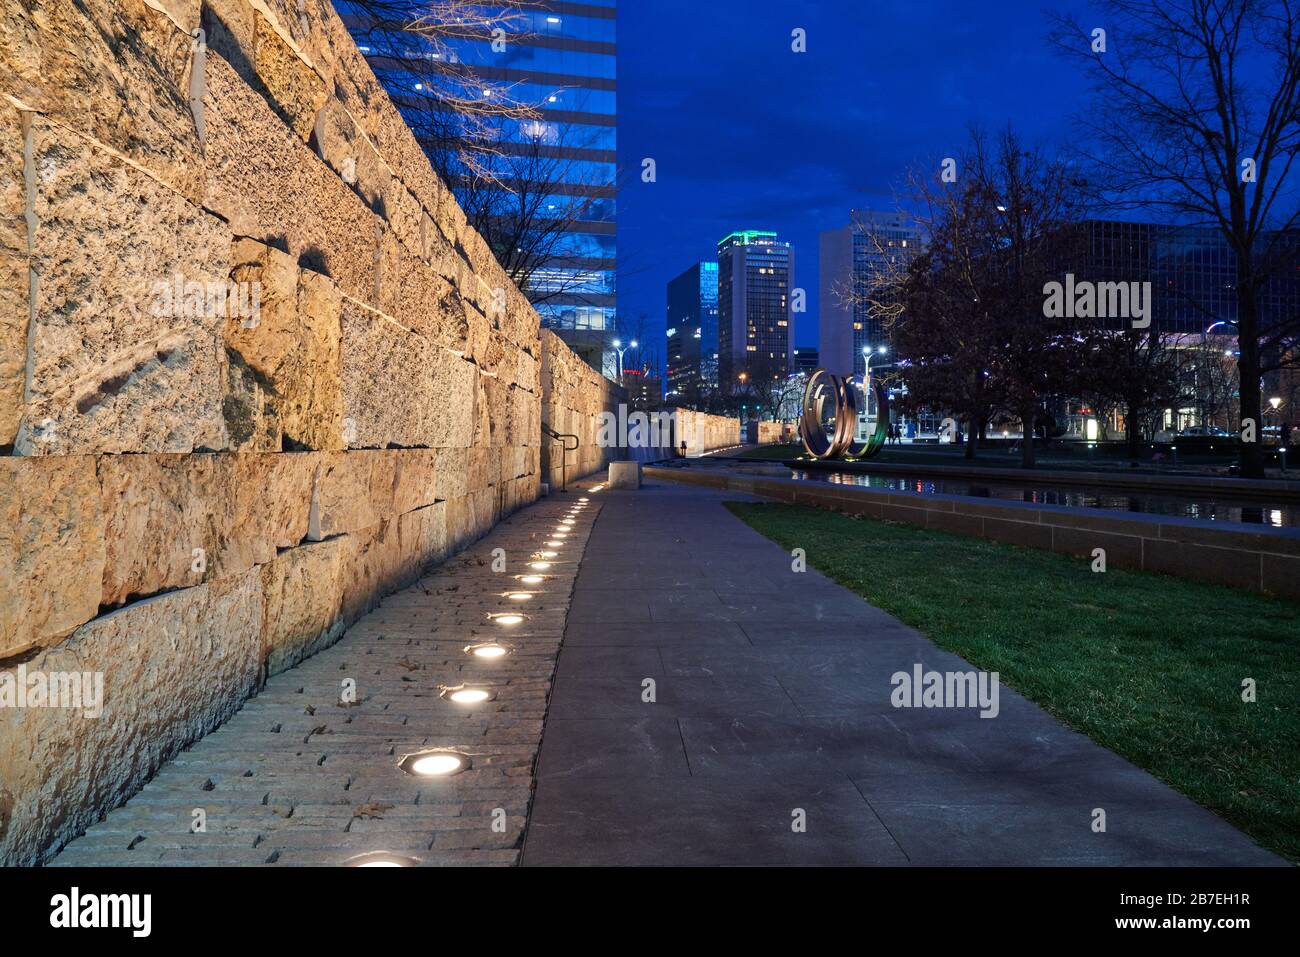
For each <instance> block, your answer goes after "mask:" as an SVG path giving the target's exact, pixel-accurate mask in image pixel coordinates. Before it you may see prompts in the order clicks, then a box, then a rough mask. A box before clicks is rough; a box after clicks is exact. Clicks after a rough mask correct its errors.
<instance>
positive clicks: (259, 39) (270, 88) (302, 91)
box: [253, 13, 328, 141]
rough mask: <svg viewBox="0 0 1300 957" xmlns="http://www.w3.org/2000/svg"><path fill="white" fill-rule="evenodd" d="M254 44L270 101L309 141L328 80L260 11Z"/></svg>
mask: <svg viewBox="0 0 1300 957" xmlns="http://www.w3.org/2000/svg"><path fill="white" fill-rule="evenodd" d="M253 44H254V47H253V49H254V51H255V55H256V60H255V68H256V70H257V78H258V80H259V81H260V82H261V87H262V90H263V91H264V93H265V96H266V98H267V101H268V102H269V103H270V104H271V106H272V108H273V109H274V110H275V112H276V114H277V115H278V116H279V117H280V119H282V120H283V121H284V123H285V125H286V126H288V127H289V128H290V129H291V130H293V131H294V132H295V133H297V134H298V136H299V137H300V138H301V139H302V140H303V141H306V140H307V139H308V138H309V137H310V136H311V133H312V129H313V127H314V126H315V124H316V114H317V113H319V112H320V108H321V106H322V105H323V104H324V102H325V98H326V96H327V95H328V93H327V91H326V89H325V81H324V80H322V79H321V77H320V76H318V75H317V73H316V71H315V70H313V69H312V68H311V67H310V66H308V65H307V64H306V63H305V62H303V60H302V58H301V57H300V56H299V55H298V53H297V52H295V51H294V50H293V49H292V48H291V47H290V46H289V44H288V43H286V42H285V41H284V40H283V39H281V37H280V35H279V33H277V32H276V30H275V29H274V28H273V27H272V26H271V25H270V23H268V22H267V20H266V18H265V17H263V16H262V15H261V14H260V13H259V14H257V15H256V16H255V26H254V39H253Z"/></svg>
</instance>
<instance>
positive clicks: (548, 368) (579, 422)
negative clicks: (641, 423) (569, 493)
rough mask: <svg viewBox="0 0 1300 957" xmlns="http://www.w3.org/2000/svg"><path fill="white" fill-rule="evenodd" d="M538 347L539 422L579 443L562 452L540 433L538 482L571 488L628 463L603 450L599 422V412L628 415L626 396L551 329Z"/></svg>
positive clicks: (619, 452) (621, 452) (613, 450)
mask: <svg viewBox="0 0 1300 957" xmlns="http://www.w3.org/2000/svg"><path fill="white" fill-rule="evenodd" d="M541 342H542V422H543V424H544V425H547V426H549V427H550V428H551V429H553V430H555V431H556V432H559V433H561V434H564V435H575V436H577V437H578V447H577V449H575V450H573V451H568V452H566V451H565V450H564V447H563V446H562V445H561V444H560V443H559V442H558V441H555V440H553V439H552V438H551V436H550V435H549V434H547V433H546V431H545V430H543V432H542V481H544V482H549V483H550V486H551V488H553V489H558V488H560V486H561V484H562V482H563V481H565V480H566V478H567V480H568V481H570V482H572V481H574V480H575V479H579V478H582V477H583V476H586V475H590V474H591V473H593V472H598V471H600V470H601V469H603V468H605V467H606V466H608V465H609V463H610V462H613V461H617V460H620V459H623V458H625V457H626V452H627V450H626V449H620V448H618V447H616V446H608V447H606V446H607V443H606V444H605V445H602V442H601V440H600V431H601V430H600V419H601V413H602V412H609V413H611V414H612V415H614V416H615V417H616V418H617V416H618V414H619V407H620V406H622V407H623V409H624V414H625V415H626V408H627V390H626V389H624V388H622V387H621V386H619V385H617V384H615V383H613V382H611V381H610V380H609V379H606V378H605V377H604V376H603V375H601V374H600V373H599V372H597V371H595V370H594V369H592V368H591V366H589V365H587V363H586V362H584V361H583V360H582V359H581V358H580V357H579V356H578V354H577V353H575V352H574V351H573V350H572V349H570V348H569V347H568V346H567V345H565V344H564V342H563V341H562V340H561V339H560V337H559V336H557V335H556V334H555V333H553V332H551V331H550V330H549V329H543V330H542V331H541ZM568 443H569V445H570V446H572V444H573V441H572V440H571V439H570V440H568ZM562 464H563V468H561V465H562Z"/></svg>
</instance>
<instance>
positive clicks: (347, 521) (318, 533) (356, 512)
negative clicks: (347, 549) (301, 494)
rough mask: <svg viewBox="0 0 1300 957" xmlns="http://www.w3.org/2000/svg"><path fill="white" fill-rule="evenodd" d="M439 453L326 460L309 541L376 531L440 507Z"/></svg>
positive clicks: (346, 455)
mask: <svg viewBox="0 0 1300 957" xmlns="http://www.w3.org/2000/svg"><path fill="white" fill-rule="evenodd" d="M438 471H439V453H438V452H436V451H434V450H433V449H388V450H373V451H362V450H358V451H353V452H336V453H332V454H329V455H324V456H321V458H320V465H319V468H318V470H317V474H316V483H315V487H314V490H313V497H312V509H311V522H310V528H309V531H308V537H309V538H310V539H312V540H313V541H321V540H323V539H327V538H330V537H332V536H335V535H341V534H343V533H345V532H357V531H361V530H364V529H368V528H371V527H372V526H374V525H375V524H376V523H377V522H379V521H380V520H381V519H386V518H393V517H396V516H398V515H402V514H403V513H406V512H410V511H414V510H415V509H418V508H424V507H425V506H428V505H432V504H433V503H434V502H435V501H437V494H436V488H435V486H436V482H437V476H438Z"/></svg>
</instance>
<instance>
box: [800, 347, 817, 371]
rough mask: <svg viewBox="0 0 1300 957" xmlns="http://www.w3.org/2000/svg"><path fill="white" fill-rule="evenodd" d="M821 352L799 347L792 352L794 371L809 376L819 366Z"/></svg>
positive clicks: (811, 348)
mask: <svg viewBox="0 0 1300 957" xmlns="http://www.w3.org/2000/svg"><path fill="white" fill-rule="evenodd" d="M820 362H821V352H820V351H819V350H817V349H814V348H813V347H812V346H799V347H798V348H796V349H795V350H794V371H795V372H802V373H804V374H805V375H811V374H812V373H814V372H816V371H817V369H818V368H820V366H819V365H818V363H820Z"/></svg>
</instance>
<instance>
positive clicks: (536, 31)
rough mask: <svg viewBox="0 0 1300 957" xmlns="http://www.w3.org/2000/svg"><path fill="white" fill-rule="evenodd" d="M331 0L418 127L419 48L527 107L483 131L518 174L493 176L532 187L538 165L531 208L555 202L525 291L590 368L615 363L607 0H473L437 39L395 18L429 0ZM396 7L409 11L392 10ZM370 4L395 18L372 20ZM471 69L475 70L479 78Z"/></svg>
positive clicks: (612, 11)
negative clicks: (427, 40)
mask: <svg viewBox="0 0 1300 957" xmlns="http://www.w3.org/2000/svg"><path fill="white" fill-rule="evenodd" d="M336 5H337V7H338V10H339V13H340V15H341V16H342V17H343V20H344V22H345V23H346V24H347V25H348V27H349V29H350V30H351V31H352V32H353V34H354V36H356V38H357V42H358V44H359V45H360V46H361V49H362V52H363V53H365V54H366V55H367V57H368V58H369V60H370V63H371V66H372V68H373V69H374V70H375V74H376V76H378V77H379V79H380V81H381V82H383V83H384V85H385V87H386V88H387V89H388V91H389V94H390V95H391V96H392V98H393V100H394V102H395V103H396V104H397V105H398V108H399V109H400V110H402V112H403V114H404V115H405V116H407V119H408V121H411V122H412V127H413V128H415V129H416V130H417V135H418V133H419V126H418V123H417V122H413V115H414V112H416V111H419V110H421V109H423V110H428V109H429V102H430V101H429V98H428V91H427V90H426V89H425V82H424V81H421V80H420V79H419V72H418V70H414V71H413V70H412V68H411V64H412V62H413V61H418V60H419V58H421V57H425V58H434V59H440V60H446V61H450V62H451V63H452V64H454V65H455V73H454V76H455V77H456V80H455V82H456V83H457V84H459V86H458V89H457V96H458V97H461V98H469V97H473V96H475V95H481V96H483V97H491V96H497V97H500V96H502V95H503V94H504V95H508V96H509V97H510V98H511V100H512V101H516V102H519V103H525V104H529V105H530V106H533V107H534V108H535V110H536V115H535V117H534V118H527V119H519V118H506V119H504V120H502V121H501V122H499V123H498V124H497V125H496V126H494V127H493V129H492V132H491V134H490V135H491V136H492V137H495V139H494V141H493V144H492V151H493V154H494V155H495V156H497V157H499V158H500V160H499V162H500V168H501V169H503V170H505V171H506V175H507V176H512V177H522V179H523V182H522V184H518V183H516V184H511V183H508V182H507V183H504V184H503V187H506V188H509V189H511V190H513V191H515V192H516V194H517V195H523V196H530V194H529V193H528V192H527V190H528V186H529V183H528V179H529V177H530V176H536V177H537V181H539V182H544V183H546V184H548V186H550V190H549V193H548V195H546V196H540V197H536V200H535V201H536V203H538V204H540V205H538V206H536V207H535V212H536V215H537V216H538V217H539V218H542V219H545V218H547V216H546V211H547V210H557V211H558V212H557V213H556V214H555V215H554V216H552V217H549V218H551V219H552V220H553V221H563V228H562V229H557V230H554V231H553V234H552V235H549V236H547V237H546V239H545V240H544V241H543V242H542V243H541V244H540V245H541V246H543V247H544V249H543V250H542V253H541V255H540V256H539V257H538V258H540V259H542V260H544V262H543V264H542V265H541V266H540V268H537V269H535V270H533V271H532V273H531V279H530V281H529V283H528V288H526V289H525V290H524V292H525V294H526V295H527V296H528V297H529V299H530V300H531V301H532V302H533V304H534V305H535V306H536V307H537V311H538V313H539V314H540V315H541V317H542V322H543V324H544V325H546V326H547V327H549V328H551V329H554V330H555V331H556V332H557V333H558V334H559V335H560V337H561V338H562V339H564V340H565V341H566V342H568V343H569V345H570V346H571V347H572V348H573V349H574V350H575V351H576V352H578V353H579V354H580V355H582V356H583V358H584V359H586V361H587V362H588V363H589V364H590V365H592V366H593V368H595V369H597V370H598V371H601V372H603V373H604V374H605V375H607V376H613V375H615V374H616V373H615V367H616V364H617V363H616V357H615V354H614V352H613V350H612V348H611V341H612V339H613V337H614V317H615V310H616V284H615V275H616V269H617V249H616V245H615V219H616V196H617V186H616V181H615V170H616V162H617V133H616V130H617V122H618V110H617V102H616V88H617V62H618V57H617V48H616V45H615V15H616V0H583V2H581V3H577V2H569V0H529V2H528V3H526V4H510V3H491V2H488V3H483V4H477V5H474V6H473V7H466V8H464V9H462V10H461V11H460V12H461V16H462V17H465V16H467V17H468V19H462V20H461V25H460V26H458V27H457V28H456V29H455V30H453V31H451V33H450V35H448V36H445V37H440V38H439V40H438V42H437V44H436V47H432V46H429V45H428V44H425V45H423V46H422V45H421V42H420V38H419V37H418V36H414V35H413V34H411V33H410V32H409V31H405V30H403V29H402V28H403V23H404V21H405V20H406V19H409V18H411V17H420V16H427V15H428V14H429V11H430V10H431V9H433V10H437V9H438V6H437V5H436V4H435V5H433V6H432V7H431V6H430V5H429V4H427V3H424V2H421V0H382V2H380V3H378V4H376V3H369V4H368V3H366V2H364V0H336ZM395 8H396V9H397V10H404V11H407V13H408V14H409V16H403V17H400V18H394V9H395ZM465 10H468V11H469V12H468V14H466V13H465ZM377 16H380V17H386V18H393V19H386V20H383V21H380V22H378V23H377V22H376V17H377ZM479 18H482V20H481V22H480V21H479ZM390 24H391V26H390ZM498 30H500V31H503V33H504V35H501V34H497V33H496V31H498ZM494 34H495V35H494ZM476 80H481V81H482V85H481V89H480V88H479V87H478V84H477V83H476V82H475V81H476ZM461 102H463V99H462V100H461ZM434 108H435V109H441V108H443V107H442V105H440V104H439V105H435V107H434ZM475 128H476V127H474V125H473V124H471V126H470V129H471V130H473V129H475ZM423 145H425V147H426V149H430V148H432V147H433V146H435V145H441V147H442V148H445V144H430V143H427V142H426V143H424V144H423ZM512 160H513V161H514V162H513V163H512ZM434 165H435V168H439V164H437V163H435V164H434ZM449 185H451V186H452V188H453V189H457V187H458V184H456V183H452V184H449ZM520 185H522V186H523V192H519V191H518V187H519V186H520ZM535 192H537V191H536V190H534V193H535ZM528 202H530V203H531V202H533V199H532V198H531V197H530V198H529V199H528ZM528 215H532V213H531V212H530V213H529V214H528ZM498 254H499V253H498Z"/></svg>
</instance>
